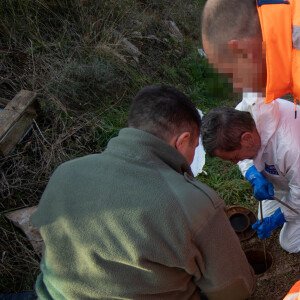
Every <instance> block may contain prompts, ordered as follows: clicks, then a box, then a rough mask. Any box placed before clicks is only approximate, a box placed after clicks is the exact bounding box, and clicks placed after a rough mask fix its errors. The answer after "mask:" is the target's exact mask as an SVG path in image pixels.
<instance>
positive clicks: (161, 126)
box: [128, 85, 201, 141]
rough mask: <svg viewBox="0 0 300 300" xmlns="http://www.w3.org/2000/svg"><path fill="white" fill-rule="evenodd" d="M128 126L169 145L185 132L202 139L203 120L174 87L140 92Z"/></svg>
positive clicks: (134, 100) (134, 103)
mask: <svg viewBox="0 0 300 300" xmlns="http://www.w3.org/2000/svg"><path fill="white" fill-rule="evenodd" d="M128 126H129V127H133V128H137V129H141V130H144V131H147V132H149V133H151V134H153V135H155V136H157V137H159V138H161V139H163V140H165V141H169V140H170V139H171V138H172V137H173V136H174V135H176V134H179V133H182V132H185V131H189V132H192V134H193V135H194V134H195V135H196V134H197V135H199V133H200V127H201V118H200V116H199V113H198V111H197V109H196V108H195V106H194V105H193V103H192V102H191V101H190V100H189V99H188V98H187V96H186V95H185V94H183V93H181V92H180V91H179V90H177V89H176V88H174V87H171V86H167V85H152V86H147V87H145V88H143V89H142V90H140V91H139V92H138V94H137V95H136V97H135V98H134V99H133V101H132V103H131V108H130V112H129V117H128Z"/></svg>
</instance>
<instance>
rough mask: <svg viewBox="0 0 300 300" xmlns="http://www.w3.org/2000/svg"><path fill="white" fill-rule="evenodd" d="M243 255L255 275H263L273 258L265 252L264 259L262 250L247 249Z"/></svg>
mask: <svg viewBox="0 0 300 300" xmlns="http://www.w3.org/2000/svg"><path fill="white" fill-rule="evenodd" d="M245 254H246V257H247V259H248V262H249V264H250V265H251V266H252V268H253V269H254V273H255V274H256V275H260V274H263V273H265V272H266V271H267V270H268V269H269V268H270V267H271V265H272V263H273V258H272V255H271V253H270V252H269V251H266V259H265V254H264V249H263V248H252V249H247V250H245Z"/></svg>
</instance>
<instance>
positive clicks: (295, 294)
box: [283, 281, 300, 300]
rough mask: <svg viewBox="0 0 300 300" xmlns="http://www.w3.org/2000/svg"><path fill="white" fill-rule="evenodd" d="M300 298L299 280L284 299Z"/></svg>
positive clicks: (297, 299) (296, 299)
mask: <svg viewBox="0 0 300 300" xmlns="http://www.w3.org/2000/svg"><path fill="white" fill-rule="evenodd" d="M299 299H300V281H297V282H296V283H295V284H294V285H293V287H292V288H291V289H290V291H289V292H288V294H287V295H286V296H285V297H284V299H283V300H299Z"/></svg>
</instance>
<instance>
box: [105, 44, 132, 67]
mask: <svg viewBox="0 0 300 300" xmlns="http://www.w3.org/2000/svg"><path fill="white" fill-rule="evenodd" d="M101 49H102V50H104V51H105V52H106V53H109V54H112V55H113V56H114V57H116V58H117V59H119V60H121V61H122V62H124V63H127V60H126V58H125V57H124V56H123V55H121V54H120V53H118V52H117V51H116V50H114V49H111V48H110V47H108V46H106V45H104V46H102V47H101Z"/></svg>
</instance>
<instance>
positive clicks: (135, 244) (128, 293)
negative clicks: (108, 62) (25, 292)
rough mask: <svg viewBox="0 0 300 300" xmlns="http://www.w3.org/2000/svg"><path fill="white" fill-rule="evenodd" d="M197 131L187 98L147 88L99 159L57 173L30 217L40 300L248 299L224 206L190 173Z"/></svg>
mask: <svg viewBox="0 0 300 300" xmlns="http://www.w3.org/2000/svg"><path fill="white" fill-rule="evenodd" d="M200 125H201V120H200V117H199V114H198V112H197V110H196V109H195V107H194V106H193V104H192V103H191V102H190V101H189V99H188V98H187V97H186V96H185V95H184V94H182V93H181V92H179V91H178V90H176V89H175V88H172V87H169V86H164V85H155V86H149V87H146V88H144V89H142V90H141V91H140V92H139V93H138V94H137V96H136V97H135V99H134V100H133V102H132V105H131V110H130V113H129V118H128V128H124V129H122V130H121V131H120V133H119V136H118V137H116V138H113V139H112V140H111V141H110V142H109V143H108V146H107V149H106V150H105V151H104V152H103V153H101V154H94V155H88V156H85V157H83V158H79V159H75V160H72V161H69V162H67V163H64V164H63V165H61V166H60V167H59V168H57V170H56V171H55V172H54V174H53V176H52V177H51V179H50V181H49V184H48V186H47V188H46V190H45V192H44V194H43V196H42V199H41V201H40V204H39V208H38V210H37V211H36V213H35V214H34V215H33V216H32V218H31V221H32V222H33V224H35V225H36V226H37V227H38V228H39V230H40V233H41V235H42V237H43V239H44V242H45V245H44V251H43V257H42V261H41V274H40V275H39V277H38V279H37V282H36V292H37V294H38V297H39V299H72V300H76V299H80V300H81V299H82V300H83V299H84V300H86V299H162V300H163V299H170V300H176V299H178V300H179V299H180V300H184V299H206V297H207V298H208V299H211V300H239V299H246V298H247V297H249V295H250V294H251V293H252V292H253V291H254V287H255V281H254V275H253V271H252V270H251V267H250V266H249V265H248V262H247V259H246V257H245V255H244V253H243V251H242V249H241V247H240V243H239V240H238V238H237V236H236V234H235V233H234V231H233V229H232V228H231V226H230V223H229V221H228V218H227V216H226V213H225V205H224V202H223V200H222V199H220V198H219V197H218V195H217V194H216V193H215V192H214V191H213V190H212V189H211V188H209V187H208V186H206V185H205V184H202V183H200V182H199V181H198V180H196V179H195V178H194V177H193V176H192V173H191V169H190V164H191V163H192V161H193V157H194V151H195V148H196V147H197V145H198V140H199V132H200ZM204 294H205V295H206V296H203V295H204Z"/></svg>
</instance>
